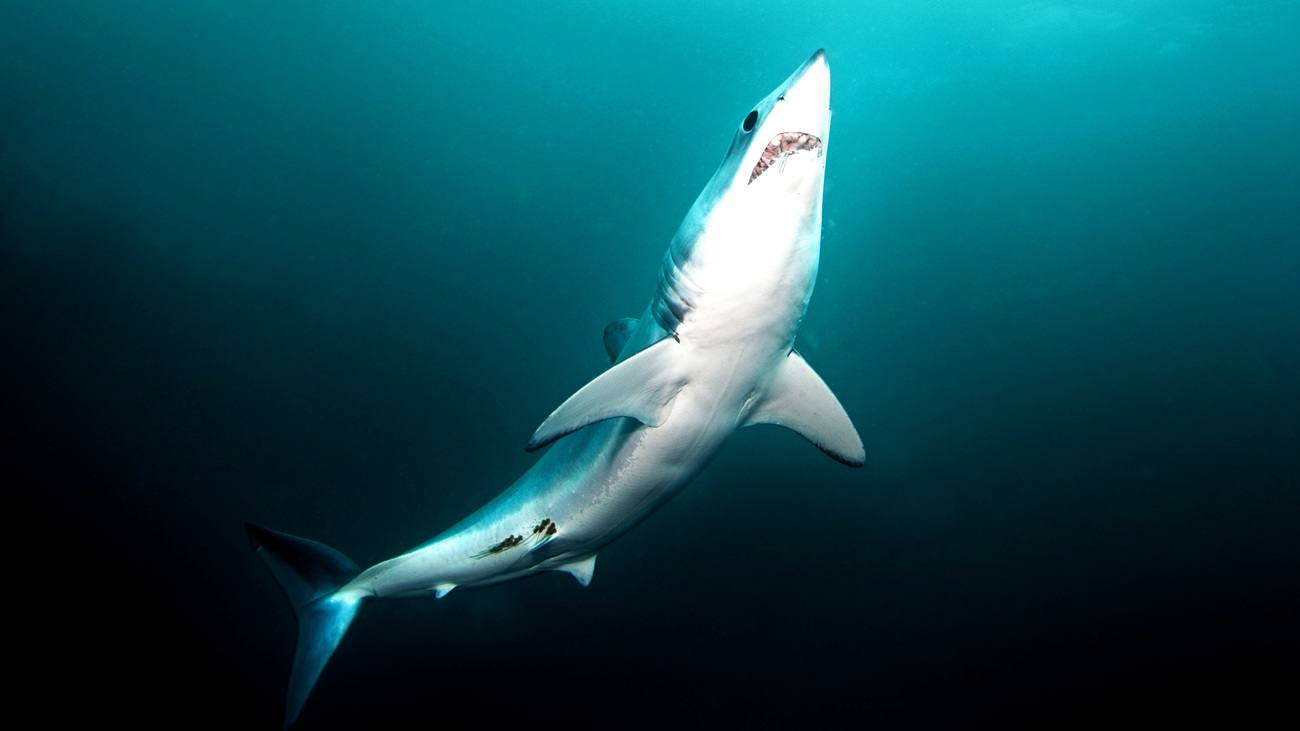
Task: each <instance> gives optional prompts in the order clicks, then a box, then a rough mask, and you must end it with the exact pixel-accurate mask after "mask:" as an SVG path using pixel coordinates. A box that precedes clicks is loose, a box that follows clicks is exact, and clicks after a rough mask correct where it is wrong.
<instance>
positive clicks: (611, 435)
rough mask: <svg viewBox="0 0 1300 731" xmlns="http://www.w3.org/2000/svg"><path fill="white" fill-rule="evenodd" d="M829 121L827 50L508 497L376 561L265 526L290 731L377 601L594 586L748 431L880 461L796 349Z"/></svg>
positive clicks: (694, 214) (726, 177) (679, 241)
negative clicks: (290, 613) (360, 617)
mask: <svg viewBox="0 0 1300 731" xmlns="http://www.w3.org/2000/svg"><path fill="white" fill-rule="evenodd" d="M829 128H830V72H829V69H828V67H827V65H826V60H825V56H824V54H823V53H822V52H821V51H818V52H817V53H816V54H814V55H813V57H812V58H810V59H809V60H808V61H807V62H806V63H804V64H803V66H801V67H800V68H799V69H798V70H797V71H796V72H795V73H794V74H793V75H792V76H791V77H790V78H789V79H788V80H787V81H786V82H785V83H784V84H783V85H781V86H780V87H779V88H777V89H776V90H775V91H773V92H772V93H771V94H770V95H769V96H768V97H767V98H765V99H764V100H763V101H761V102H760V103H759V104H758V106H757V107H755V109H754V110H753V111H752V112H750V113H749V114H748V115H747V116H746V117H745V120H744V121H743V122H742V124H741V127H740V129H739V130H738V131H737V132H736V137H735V140H734V141H733V142H732V145H731V149H730V150H729V152H728V154H727V156H726V158H725V159H724V160H723V163H722V165H721V167H720V168H719V169H718V171H717V172H716V173H715V174H714V176H713V179H712V180H711V181H710V182H709V184H708V186H707V187H706V188H705V189H704V191H703V192H702V193H701V194H700V196H699V198H698V199H697V200H696V202H695V205H694V206H693V207H692V208H691V210H690V212H689V213H688V214H687V216H686V219H685V221H684V222H683V223H682V225H681V228H680V229H679V230H678V232H677V235H676V236H675V237H674V238H673V241H672V244H671V246H670V247H669V250H668V253H667V254H666V255H665V256H664V262H663V267H662V269H661V271H660V275H659V287H658V290H657V292H656V294H655V296H654V298H653V300H652V301H651V303H650V305H649V307H648V308H647V309H646V312H645V314H643V315H642V316H641V318H640V319H637V320H633V319H627V320H620V321H615V322H613V323H611V324H610V326H609V327H608V328H606V333H605V345H606V349H607V351H608V352H609V355H610V358H611V359H612V360H614V362H615V365H614V366H613V367H612V368H611V369H610V370H608V371H606V372H605V373H604V374H603V375H601V376H600V377H599V378H597V379H596V380H594V381H592V382H591V383H590V384H588V385H587V386H585V387H584V388H583V389H581V390H580V391H578V392H577V393H576V394H574V395H573V396H572V397H571V398H570V399H569V400H567V401H565V402H564V404H562V405H561V406H560V407H559V408H558V409H556V410H555V412H553V413H552V414H551V416H550V417H549V418H547V419H546V421H545V422H543V424H542V425H541V426H540V427H539V428H538V430H537V432H536V433H535V434H534V435H533V439H532V440H531V441H530V442H529V445H528V448H529V449H530V450H532V449H537V448H540V447H542V446H545V445H546V444H549V443H551V442H553V441H555V440H557V439H558V440H559V441H558V442H556V443H555V444H554V446H552V447H551V448H550V449H549V450H548V451H547V452H546V453H545V454H544V455H543V456H542V458H541V459H539V460H538V461H537V463H536V464H535V465H534V466H533V467H532V469H530V470H528V472H526V473H525V474H524V475H523V476H522V477H520V478H519V480H518V481H516V482H515V484H514V485H512V486H510V488H508V489H507V490H506V491H505V492H504V493H502V494H501V495H500V496H498V497H497V498H496V499H494V500H492V501H491V502H489V503H488V504H487V505H485V506H484V507H482V508H481V509H479V510H478V511H476V512H475V513H473V514H472V515H470V516H469V517H467V518H465V519H464V520H462V521H461V522H460V523H458V524H456V525H455V526H453V527H451V528H450V529H448V530H446V531H444V532H443V533H441V534H439V535H438V536H436V537H435V538H433V539H432V540H430V541H428V542H427V543H425V544H423V545H422V546H419V547H418V548H415V549H413V550H412V551H409V552H407V553H405V554H402V555H400V556H397V557H395V558H392V559H389V560H387V561H383V562H381V563H379V564H376V565H375V566H372V567H371V568H369V569H366V570H364V571H360V570H359V569H358V567H356V566H355V565H354V564H352V562H351V561H349V560H348V559H346V558H345V557H344V556H343V555H342V554H339V553H338V552H337V551H334V550H333V549H330V548H328V547H326V546H324V545H322V544H319V543H315V542H312V541H308V540H305V539H301V538H294V537H292V536H288V535H286V534H283V533H277V532H275V531H270V530H267V529H265V528H259V527H257V526H249V533H250V536H251V537H252V538H253V541H254V546H255V548H256V549H257V550H258V551H259V553H260V554H261V555H262V557H263V558H264V559H265V560H266V562H267V564H268V565H269V566H270V568H271V570H272V572H273V573H274V574H275V576H276V578H277V579H279V580H280V582H281V585H282V586H283V587H284V589H285V591H286V593H287V594H288V595H289V598H290V601H291V602H292V603H293V605H294V608H295V611H296V612H297V614H298V618H299V624H300V627H299V638H298V648H297V654H296V656H295V660H294V668H293V673H292V676H291V678H290V687H289V697H288V704H287V708H286V714H285V723H286V725H288V724H290V723H292V722H293V721H294V720H295V719H296V718H297V715H298V712H299V711H300V710H301V707H302V704H303V703H304V702H305V701H306V698H307V695H308V694H309V693H310V691H311V688H312V686H313V685H314V684H315V681H316V678H317V677H318V676H319V674H320V671H321V669H322V668H323V667H324V665H325V662H326V661H327V660H328V659H329V656H330V655H331V654H332V653H333V650H334V648H335V647H336V646H337V644H338V641H339V640H340V639H341V638H342V635H343V633H344V632H345V631H346V630H347V627H348V625H349V624H350V622H351V620H352V618H353V617H354V616H355V614H356V612H357V610H358V609H359V608H360V606H361V605H362V604H363V603H364V601H365V600H369V599H378V598H387V597H412V596H426V595H430V594H433V595H436V596H439V597H441V596H443V595H445V594H446V593H447V592H449V591H451V590H452V589H453V588H456V587H475V586H485V585H488V584H494V583H498V582H502V581H508V580H510V579H515V578H519V577H523V576H527V575H530V574H533V573H536V572H539V571H548V570H560V571H567V572H569V573H571V574H573V575H574V576H575V577H577V578H578V580H579V581H580V582H582V584H583V585H586V584H587V582H588V581H590V579H591V574H592V570H593V568H594V564H595V558H596V554H597V552H598V551H600V550H601V549H602V548H604V546H605V545H607V544H608V543H610V542H611V541H613V540H614V539H616V538H618V537H619V536H621V535H622V534H623V533H625V532H627V531H628V530H629V529H631V528H632V527H634V526H635V525H637V524H638V523H640V522H641V521H642V520H644V519H645V517H646V516H647V515H649V514H650V513H651V512H653V511H654V510H655V509H656V508H657V507H659V506H660V505H662V504H663V503H664V502H665V501H667V500H668V499H669V498H671V497H672V496H673V495H674V494H676V492H677V491H678V490H680V489H681V488H682V487H683V486H684V485H685V484H686V483H687V482H688V481H689V480H690V479H691V478H692V477H693V476H695V474H696V473H698V472H699V471H700V469H701V468H703V466H704V465H705V463H706V462H707V461H708V460H709V458H710V457H711V456H712V455H713V454H714V453H715V452H716V450H717V449H718V447H719V446H721V444H722V443H723V442H724V441H725V440H726V438H727V437H728V436H729V435H730V434H731V433H732V432H734V431H735V430H736V429H737V428H739V427H742V426H747V425H749V424H756V423H774V424H780V425H782V426H786V427H788V428H790V429H793V430H795V431H797V432H799V433H801V434H802V435H804V436H805V437H807V438H808V439H809V440H810V441H812V442H813V443H814V444H817V446H819V447H820V448H821V449H823V450H824V451H826V452H827V453H828V454H830V455H831V456H832V457H835V458H836V459H838V460H840V461H842V462H844V463H846V464H849V465H854V466H859V465H861V464H862V463H863V460H864V457H865V455H864V452H863V449H862V443H861V441H860V440H859V439H858V436H857V433H856V431H855V430H854V429H853V426H852V424H851V423H850V421H849V418H848V416H847V415H846V414H845V413H844V411H843V409H842V408H841V407H840V405H839V403H838V401H836V399H835V397H834V396H833V395H832V394H831V392H830V390H829V389H827V387H826V386H825V384H824V383H822V381H821V379H820V378H818V377H817V375H816V374H815V373H813V371H812V369H811V368H809V367H808V365H807V364H806V363H805V362H804V361H803V359H802V358H801V357H800V356H799V355H798V354H797V353H795V352H794V350H793V346H794V339H795V334H796V332H797V330H798V327H799V323H800V321H801V320H802V319H803V315H804V310H805V308H806V306H807V304H808V299H809V297H810V296H811V294H812V290H813V284H814V282H815V280H816V274H817V266H818V257H819V250H820V242H821V200H822V184H823V179H824V176H825V160H826V157H825V152H826V142H827V139H828V135H829V131H830V130H829ZM566 435H567V436H566ZM561 437H563V438H561Z"/></svg>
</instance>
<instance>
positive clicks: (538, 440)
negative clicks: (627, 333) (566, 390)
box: [524, 338, 686, 452]
mask: <svg viewBox="0 0 1300 731" xmlns="http://www.w3.org/2000/svg"><path fill="white" fill-rule="evenodd" d="M676 347H680V346H679V345H678V343H677V341H675V340H672V339H669V338H666V339H664V340H661V341H659V342H658V343H655V344H654V345H651V346H650V347H648V348H646V349H645V350H643V351H641V352H640V353H637V354H636V355H634V356H632V357H631V358H628V359H627V360H625V361H623V362H622V363H619V364H618V365H616V366H614V367H613V368H610V369H609V370H607V371H605V372H604V373H602V374H601V375H600V376H599V377H598V378H596V380H594V381H592V382H591V383H588V384H587V385H585V386H583V387H582V389H581V390H580V391H578V392H577V393H575V394H573V395H572V396H570V397H569V400H568V401H565V402H564V403H562V404H560V408H558V409H556V410H555V411H553V412H551V415H550V416H548V417H546V421H543V422H542V425H541V426H539V427H537V431H535V432H533V438H532V439H529V440H528V444H527V445H526V446H525V447H524V449H526V450H528V451H529V452H531V451H533V450H536V449H541V448H542V447H544V446H546V445H547V444H550V443H551V442H553V441H555V440H556V439H559V438H560V437H562V436H564V435H565V434H571V433H573V432H575V431H577V430H579V429H581V428H582V427H584V426H587V425H588V424H594V423H596V422H598V421H604V420H605V419H612V418H614V417H616V416H626V417H629V418H632V419H636V420H637V421H639V422H641V423H642V424H645V425H646V426H659V425H660V424H662V423H664V421H666V420H667V419H668V414H670V413H671V412H672V410H673V399H675V398H677V394H678V392H680V391H681V390H682V386H683V385H685V383H686V379H685V376H684V375H682V374H681V373H680V369H679V368H678V367H676V364H675V363H674V361H673V357H672V356H673V348H676Z"/></svg>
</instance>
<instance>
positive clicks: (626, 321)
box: [605, 317, 640, 363]
mask: <svg viewBox="0 0 1300 731" xmlns="http://www.w3.org/2000/svg"><path fill="white" fill-rule="evenodd" d="M638 322H640V320H638V319H636V318H635V317H624V318H622V319H621V320H614V321H612V322H610V323H609V324H608V325H606V326H605V352H606V353H608V354H609V362H610V363H617V362H618V354H619V353H622V352H623V346H625V345H627V339H628V338H630V337H632V331H633V330H635V329H636V326H637V323H638Z"/></svg>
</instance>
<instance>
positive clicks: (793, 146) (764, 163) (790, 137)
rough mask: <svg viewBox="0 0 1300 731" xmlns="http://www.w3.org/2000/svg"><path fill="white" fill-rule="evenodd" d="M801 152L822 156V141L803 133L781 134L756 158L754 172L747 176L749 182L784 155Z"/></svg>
mask: <svg viewBox="0 0 1300 731" xmlns="http://www.w3.org/2000/svg"><path fill="white" fill-rule="evenodd" d="M802 150H813V151H814V152H816V154H818V155H821V154H822V141H821V140H820V139H819V138H817V137H816V136H814V135H810V134H805V133H803V132H782V133H781V134H779V135H777V136H776V137H773V138H772V141H771V142H769V143H767V147H766V148H764V149H763V154H762V155H760V156H759V158H758V164H757V165H755V166H754V172H752V173H750V174H749V182H751V183H752V182H754V180H755V179H756V178H758V176H760V175H762V174H763V171H764V170H767V169H768V168H769V167H771V166H772V163H774V162H779V161H781V160H783V159H784V158H785V156H786V155H793V154H794V153H796V152H800V151H802Z"/></svg>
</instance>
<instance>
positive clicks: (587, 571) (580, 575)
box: [555, 555, 596, 586]
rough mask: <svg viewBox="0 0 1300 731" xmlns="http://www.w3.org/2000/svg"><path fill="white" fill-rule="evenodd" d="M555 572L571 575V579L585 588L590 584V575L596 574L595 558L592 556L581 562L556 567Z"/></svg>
mask: <svg viewBox="0 0 1300 731" xmlns="http://www.w3.org/2000/svg"><path fill="white" fill-rule="evenodd" d="M555 570H556V571H564V572H566V573H569V574H573V578H575V579H577V580H578V583H579V584H582V585H583V586H586V585H588V584H590V583H591V575H592V574H594V573H595V572H596V557H595V556H594V555H592V556H588V557H586V558H584V559H582V560H581V561H574V562H573V563H566V564H564V565H562V566H556V567H555Z"/></svg>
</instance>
